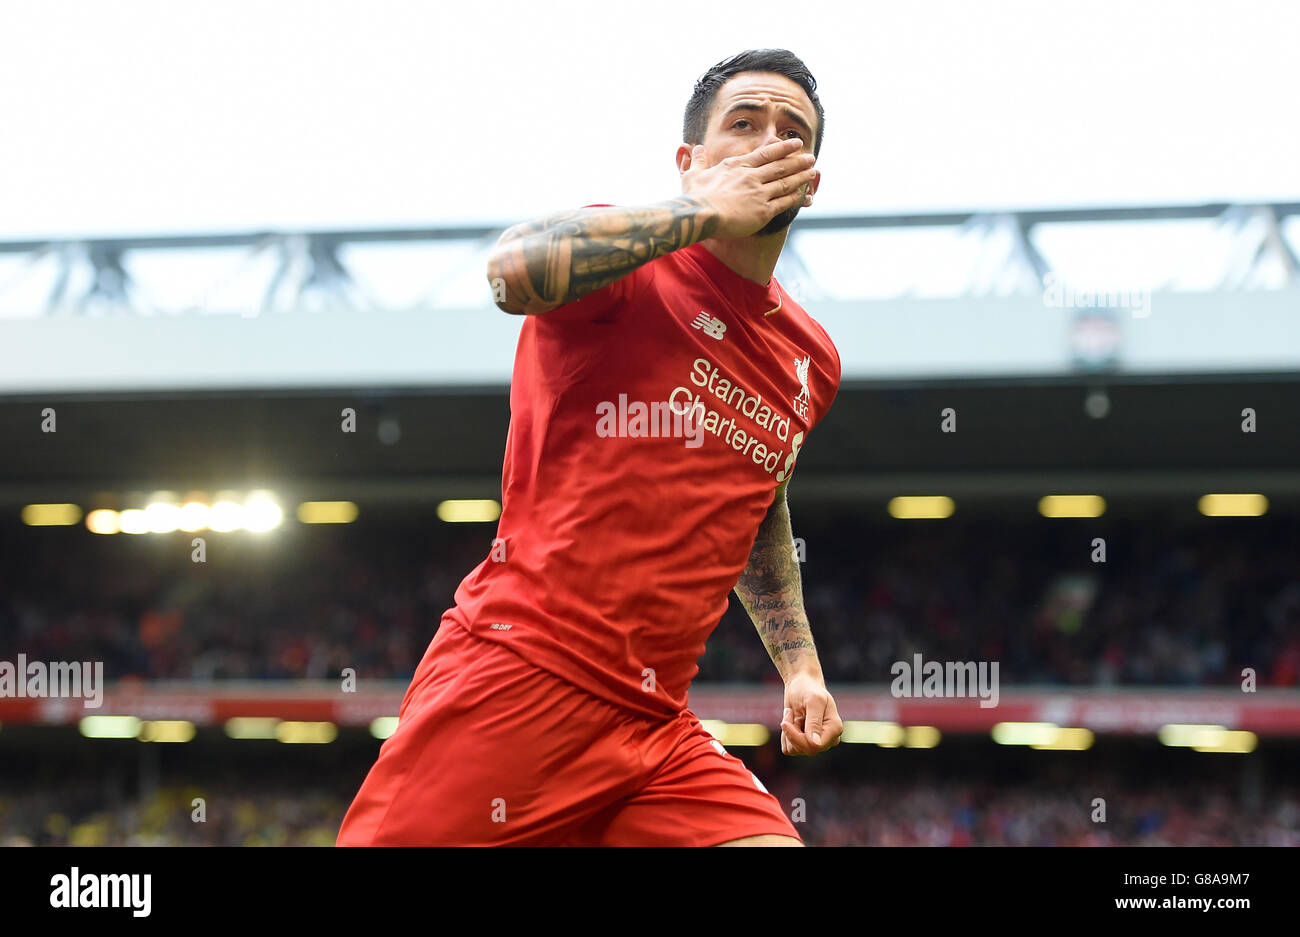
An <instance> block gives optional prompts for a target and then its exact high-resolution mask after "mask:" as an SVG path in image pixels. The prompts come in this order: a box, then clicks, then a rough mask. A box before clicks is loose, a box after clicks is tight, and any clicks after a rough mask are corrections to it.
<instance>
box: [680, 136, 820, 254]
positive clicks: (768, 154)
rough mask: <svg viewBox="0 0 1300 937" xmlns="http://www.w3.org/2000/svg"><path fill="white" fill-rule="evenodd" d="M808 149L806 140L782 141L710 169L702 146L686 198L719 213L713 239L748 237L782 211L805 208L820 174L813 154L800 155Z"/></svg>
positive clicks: (686, 182) (685, 183)
mask: <svg viewBox="0 0 1300 937" xmlns="http://www.w3.org/2000/svg"><path fill="white" fill-rule="evenodd" d="M802 146H803V141H802V140H794V139H791V140H780V141H778V142H776V143H769V144H767V145H766V146H760V147H759V148H758V149H756V150H754V151H753V152H751V153H747V154H745V155H744V156H729V157H727V158H726V159H724V160H722V161H720V162H719V163H718V164H717V165H716V166H710V165H709V163H708V155H707V154H706V152H705V150H704V147H702V146H699V145H696V146H695V148H694V149H693V150H691V168H690V169H688V170H686V171H685V172H684V173H682V194H683V195H687V196H689V197H691V198H696V199H699V200H700V201H702V202H706V203H707V204H708V205H709V206H710V207H712V208H713V209H714V211H716V212H717V213H718V227H717V229H716V230H715V231H714V233H713V235H712V236H713V237H716V238H742V237H748V236H749V235H751V234H755V233H757V232H758V231H760V230H762V228H763V226H764V225H766V224H767V223H768V222H769V221H771V220H772V219H773V218H775V217H776V216H777V215H779V214H781V212H783V211H785V210H786V209H789V208H794V207H796V206H798V205H802V204H803V202H804V199H805V198H806V197H807V194H808V187H809V186H811V185H812V182H813V180H814V179H816V178H817V170H815V169H813V163H814V162H815V159H814V157H813V155H812V154H811V153H800V152H799V150H800V148H801V147H802Z"/></svg>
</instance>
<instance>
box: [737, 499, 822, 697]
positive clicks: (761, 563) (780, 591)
mask: <svg viewBox="0 0 1300 937" xmlns="http://www.w3.org/2000/svg"><path fill="white" fill-rule="evenodd" d="M736 596H737V597H738V598H739V599H740V602H741V604H742V605H744V606H745V611H747V612H748V613H749V617H750V618H751V619H752V620H753V622H754V627H755V628H756V629H758V634H759V636H760V637H761V638H762V639H763V644H764V645H766V646H767V653H768V654H769V655H770V656H771V658H772V663H774V664H776V669H777V670H778V671H779V672H780V674H781V679H783V680H785V681H787V682H788V681H789V679H790V677H791V676H792V675H793V674H794V673H795V672H796V671H798V670H801V669H806V668H812V669H814V671H815V672H816V673H817V674H818V675H820V673H821V664H820V662H819V661H818V659H817V648H816V646H815V645H814V644H813V637H812V631H811V629H809V627H808V614H807V613H806V612H805V611H804V607H803V586H802V584H801V583H800V576H799V561H798V559H797V558H796V557H795V552H794V537H793V534H792V532H791V529H790V510H789V507H788V504H787V502H786V498H785V485H782V486H781V487H780V488H778V489H777V492H776V497H775V498H774V499H773V501H772V506H771V507H770V508H768V511H767V516H766V517H765V518H764V519H763V523H762V525H761V526H760V527H759V529H758V536H757V538H755V540H754V546H753V549H752V550H751V551H750V554H749V563H748V565H746V567H745V570H744V572H742V573H741V574H740V581H739V582H737V583H736Z"/></svg>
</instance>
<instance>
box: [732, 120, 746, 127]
mask: <svg viewBox="0 0 1300 937" xmlns="http://www.w3.org/2000/svg"><path fill="white" fill-rule="evenodd" d="M741 124H746V125H748V124H749V121H747V120H738V121H736V122H735V123H734V124H732V126H733V127H739V126H740V125H741Z"/></svg>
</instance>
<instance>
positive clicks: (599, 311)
mask: <svg viewBox="0 0 1300 937" xmlns="http://www.w3.org/2000/svg"><path fill="white" fill-rule="evenodd" d="M582 207H583V208H614V207H615V206H613V205H607V204H603V203H602V204H595V205H583V206H582ZM649 276H650V272H649V271H648V270H647V269H646V267H645V265H642V266H640V267H637V268H636V269H635V270H633V271H632V272H631V273H629V274H627V275H626V276H623V277H619V278H618V279H617V280H615V281H614V282H613V283H609V284H607V285H605V286H602V287H601V288H600V289H598V290H593V291H592V292H590V293H588V294H586V295H585V296H580V297H579V298H578V299H575V300H573V301H572V302H567V303H565V304H564V305H562V306H556V307H555V308H554V309H552V310H551V311H550V312H547V313H544V314H543V315H542V318H543V319H545V320H549V321H551V322H555V323H560V322H570V321H597V322H612V321H614V319H615V318H617V316H618V315H619V313H620V312H622V311H623V309H625V308H626V307H627V305H628V304H629V303H630V302H631V301H632V300H633V299H634V298H635V297H636V296H637V295H638V294H639V293H640V292H641V289H642V288H643V287H644V286H645V283H646V282H647V279H648V277H649Z"/></svg>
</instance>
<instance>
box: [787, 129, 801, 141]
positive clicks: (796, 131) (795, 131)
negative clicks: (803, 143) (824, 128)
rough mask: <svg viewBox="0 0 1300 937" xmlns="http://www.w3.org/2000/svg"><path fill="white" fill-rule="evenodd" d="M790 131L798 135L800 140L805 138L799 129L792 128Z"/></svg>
mask: <svg viewBox="0 0 1300 937" xmlns="http://www.w3.org/2000/svg"><path fill="white" fill-rule="evenodd" d="M789 133H792V134H794V135H795V136H796V137H798V138H799V139H800V140H802V139H803V134H802V133H800V132H799V131H798V130H793V129H792V130H790V131H789Z"/></svg>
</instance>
